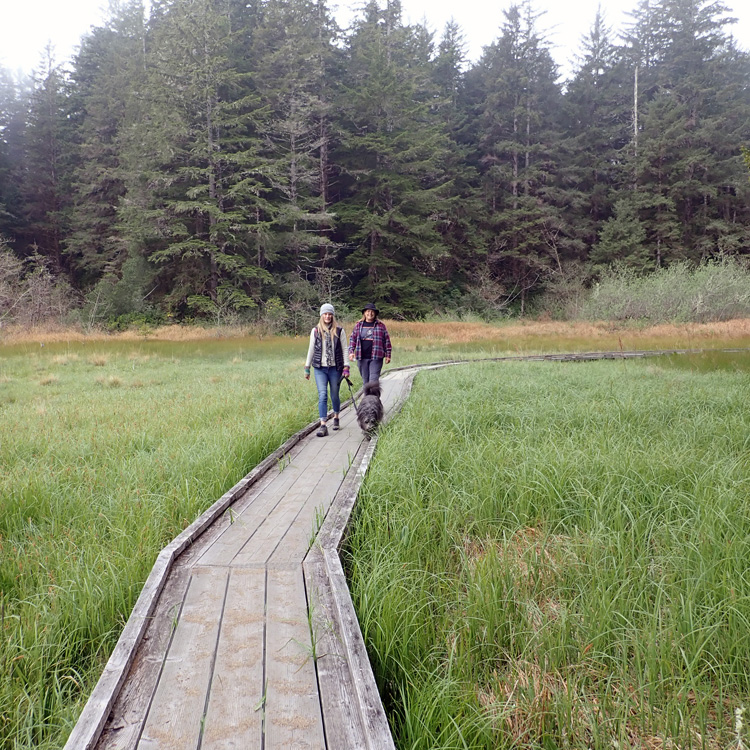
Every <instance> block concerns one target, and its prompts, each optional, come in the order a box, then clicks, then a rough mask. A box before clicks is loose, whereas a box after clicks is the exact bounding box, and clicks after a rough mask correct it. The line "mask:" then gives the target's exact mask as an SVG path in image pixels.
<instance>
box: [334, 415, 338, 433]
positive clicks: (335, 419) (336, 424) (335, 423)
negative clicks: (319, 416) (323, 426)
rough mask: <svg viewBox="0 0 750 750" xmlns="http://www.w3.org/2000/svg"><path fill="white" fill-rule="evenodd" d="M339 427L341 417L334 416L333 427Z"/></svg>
mask: <svg viewBox="0 0 750 750" xmlns="http://www.w3.org/2000/svg"><path fill="white" fill-rule="evenodd" d="M338 428H339V418H338V417H334V418H333V429H334V430H338Z"/></svg>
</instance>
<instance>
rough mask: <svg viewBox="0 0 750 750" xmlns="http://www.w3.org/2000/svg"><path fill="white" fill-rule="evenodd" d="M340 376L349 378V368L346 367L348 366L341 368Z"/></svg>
mask: <svg viewBox="0 0 750 750" xmlns="http://www.w3.org/2000/svg"><path fill="white" fill-rule="evenodd" d="M341 377H342V378H346V380H349V368H348V367H345V368H344V369H343V370H342V371H341Z"/></svg>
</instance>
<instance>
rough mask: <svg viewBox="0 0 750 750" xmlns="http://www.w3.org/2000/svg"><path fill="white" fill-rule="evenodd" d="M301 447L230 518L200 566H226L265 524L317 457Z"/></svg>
mask: <svg viewBox="0 0 750 750" xmlns="http://www.w3.org/2000/svg"><path fill="white" fill-rule="evenodd" d="M305 448H306V446H305V445H303V446H302V447H301V448H298V449H296V450H294V451H293V452H292V455H291V456H290V457H289V459H283V460H282V461H281V462H279V467H278V468H276V467H274V468H271V469H270V470H269V471H268V474H267V475H266V477H267V479H266V478H265V477H264V482H263V486H262V487H261V488H260V491H259V492H258V493H257V495H256V496H255V497H254V498H253V502H252V503H250V504H249V505H248V506H247V507H246V508H245V509H243V510H242V511H241V512H240V513H239V514H234V515H233V516H232V523H231V524H230V526H229V527H228V528H227V529H225V530H224V532H223V533H222V534H221V535H220V536H219V537H218V538H217V539H216V540H215V541H214V542H213V543H212V544H211V546H210V547H209V549H208V550H206V552H205V553H204V554H203V555H202V556H201V559H200V561H199V564H200V565H228V564H229V563H230V562H231V561H232V559H233V558H234V556H235V555H236V554H237V553H238V552H240V551H241V550H242V548H243V547H244V546H245V545H246V544H247V543H248V539H250V538H252V536H253V534H254V533H257V530H258V529H260V528H262V526H263V524H264V522H265V520H266V519H267V518H268V517H269V516H270V514H271V513H272V512H273V509H274V508H275V506H276V505H277V504H278V503H279V502H280V500H281V499H282V498H283V497H284V495H285V494H286V493H287V492H288V491H289V488H290V487H291V486H292V485H294V483H295V482H296V481H298V480H299V478H300V476H304V474H305V471H306V469H307V468H308V466H309V465H310V463H312V462H313V461H314V460H315V458H316V456H315V454H314V453H313V452H311V451H310V450H309V449H307V450H305ZM282 467H283V468H282Z"/></svg>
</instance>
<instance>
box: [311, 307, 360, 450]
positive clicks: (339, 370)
mask: <svg viewBox="0 0 750 750" xmlns="http://www.w3.org/2000/svg"><path fill="white" fill-rule="evenodd" d="M335 314H336V311H335V310H334V309H333V305H331V304H328V303H326V304H325V305H322V306H321V308H320V320H319V321H318V325H316V326H315V328H313V329H312V331H310V346H309V347H308V349H307V359H306V360H305V378H306V379H307V380H309V379H310V366H311V365H312V368H313V370H314V371H315V385H317V386H318V414H319V416H320V427H319V429H318V431H317V433H316V435H317V436H318V437H325V436H326V435H327V434H328V427H327V425H326V420H327V418H328V390H329V388H330V391H331V406H332V407H333V429H334V430H338V428H339V409H340V408H341V400H340V399H339V387H340V386H341V379H342V378H348V377H349V367H348V366H346V364H345V361H344V343H343V342H345V341H346V340H347V339H346V333H345V332H344V329H343V328H342V327H341V326H338V325H336V317H335Z"/></svg>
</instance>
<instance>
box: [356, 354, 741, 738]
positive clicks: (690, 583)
mask: <svg viewBox="0 0 750 750" xmlns="http://www.w3.org/2000/svg"><path fill="white" fill-rule="evenodd" d="M736 356H737V358H738V359H739V360H741V366H738V367H734V368H727V367H723V366H719V367H713V368H710V369H709V370H707V371H705V372H701V371H699V370H698V369H694V368H693V369H691V368H687V367H684V368H683V367H675V366H674V364H673V363H670V362H665V363H664V364H663V365H661V364H659V362H661V360H647V361H644V362H637V361H627V362H591V363H586V364H575V363H567V364H566V363H561V364H555V363H507V364H495V365H492V364H475V365H462V366H459V367H450V368H446V369H443V370H440V371H434V372H425V373H422V374H420V375H419V376H418V378H417V381H416V384H415V387H414V390H413V392H412V395H411V397H410V400H409V401H408V402H407V404H406V406H405V407H404V410H403V412H402V414H401V415H400V417H399V418H398V419H397V420H394V421H393V422H392V423H391V424H389V425H388V426H387V427H386V428H385V429H384V431H383V433H382V434H381V437H380V441H379V444H378V453H377V456H376V459H375V460H374V461H373V463H372V465H371V467H370V470H369V474H368V477H367V479H366V482H365V485H364V487H363V491H362V493H361V496H360V500H359V504H358V506H357V509H356V511H355V523H354V526H353V530H352V535H351V536H350V543H349V548H348V550H347V553H346V562H347V567H348V572H349V576H350V584H351V588H352V593H353V598H354V601H355V606H356V608H357V611H358V616H359V620H360V623H361V626H362V630H363V633H364V635H365V639H366V641H367V644H368V650H369V652H370V655H371V658H372V661H373V663H374V667H375V670H376V675H377V679H378V682H379V684H380V686H381V690H382V693H383V695H384V696H385V699H386V703H387V706H388V708H389V710H390V712H391V713H390V716H391V721H392V725H393V727H394V731H395V736H396V738H397V746H398V747H402V748H410V749H414V750H416V749H418V748H424V749H425V750H427V748H429V749H430V750H438V749H441V748H446V749H447V748H462V747H467V748H492V749H493V750H494V749H496V748H506V747H507V748H511V747H514V748H518V747H524V748H565V747H569V748H585V747H591V748H604V747H607V748H611V747H633V748H657V747H658V748H667V747H675V748H676V747H679V748H717V749H718V748H726V747H730V746H732V747H734V746H738V745H737V744H736V743H737V741H738V735H737V732H736V728H735V710H736V709H737V708H739V707H741V706H746V705H748V702H749V701H750V577H749V576H748V574H747V566H748V562H747V561H748V560H750V505H749V504H748V503H749V498H750V438H749V437H748V436H750V412H748V409H747V403H748V399H750V361H749V360H748V355H747V354H745V355H736ZM743 356H744V359H743ZM416 436H418V438H417V437H416ZM740 734H741V737H740V739H741V740H742V741H743V742H745V743H747V742H748V739H750V738H749V737H748V735H747V729H746V728H742V727H741V730H740ZM732 743H735V744H732Z"/></svg>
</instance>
